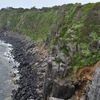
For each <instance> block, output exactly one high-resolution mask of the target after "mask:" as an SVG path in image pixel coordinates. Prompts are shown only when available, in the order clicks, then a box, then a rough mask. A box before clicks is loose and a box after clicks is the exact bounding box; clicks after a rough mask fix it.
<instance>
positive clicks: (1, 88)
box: [0, 40, 19, 100]
mask: <svg viewBox="0 0 100 100" xmlns="http://www.w3.org/2000/svg"><path fill="white" fill-rule="evenodd" d="M12 50H13V46H12V45H11V44H8V43H5V42H4V41H1V40H0V100H12V99H11V95H12V90H13V89H17V88H18V85H16V84H14V81H15V80H16V79H18V78H19V75H18V70H17V67H18V66H19V63H18V62H16V61H15V60H14V59H13V58H14V56H13V55H12V53H11V52H12ZM13 73H15V74H16V77H14V76H13Z"/></svg>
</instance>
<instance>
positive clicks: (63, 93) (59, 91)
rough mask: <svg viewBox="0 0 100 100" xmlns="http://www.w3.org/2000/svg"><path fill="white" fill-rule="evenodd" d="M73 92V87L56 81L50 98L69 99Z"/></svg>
mask: <svg viewBox="0 0 100 100" xmlns="http://www.w3.org/2000/svg"><path fill="white" fill-rule="evenodd" d="M74 92H75V87H74V86H73V85H71V84H62V83H60V82H58V81H57V80H56V81H54V83H53V90H52V96H53V97H56V98H62V99H64V100H67V99H69V98H70V97H71V96H72V95H73V93H74Z"/></svg>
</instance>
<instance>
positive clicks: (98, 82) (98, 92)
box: [86, 66, 100, 100]
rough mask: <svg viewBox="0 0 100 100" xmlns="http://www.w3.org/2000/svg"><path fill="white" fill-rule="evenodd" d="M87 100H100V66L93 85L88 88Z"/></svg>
mask: <svg viewBox="0 0 100 100" xmlns="http://www.w3.org/2000/svg"><path fill="white" fill-rule="evenodd" d="M86 100H100V66H99V67H98V68H97V69H96V71H95V74H94V78H93V80H92V84H89V85H88V87H87V90H86Z"/></svg>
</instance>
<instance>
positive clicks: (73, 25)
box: [0, 2, 100, 100]
mask: <svg viewBox="0 0 100 100" xmlns="http://www.w3.org/2000/svg"><path fill="white" fill-rule="evenodd" d="M99 21H100V2H98V3H88V4H85V5H81V4H78V3H76V4H67V5H66V4H64V5H62V6H54V7H52V8H42V9H37V8H35V7H33V8H31V9H23V8H19V9H15V8H12V7H8V8H3V9H1V10H0V30H9V31H14V32H17V33H20V34H23V35H24V36H26V37H27V38H28V39H31V40H33V41H34V43H36V44H39V48H38V51H39V52H41V53H42V54H43V55H44V56H43V58H41V60H39V62H35V66H36V67H37V70H38V73H40V76H39V77H38V78H39V79H38V78H37V79H38V81H39V82H38V83H39V84H40V85H39V86H38V87H39V89H40V90H41V91H42V93H43V94H44V99H45V100H68V99H69V100H90V97H91V93H93V92H94V90H93V88H94V87H95V86H97V84H98V83H97V80H98V79H97V78H98V77H99V75H98V72H97V71H98V70H97V71H96V72H95V70H96V69H97V68H98V67H99V65H100V64H99V60H100V34H99V33H100V23H99ZM17 33H16V34H17ZM94 72H95V75H94ZM41 73H42V76H41ZM93 76H94V78H93ZM92 78H93V80H92ZM94 81H95V82H96V83H95V82H94ZM91 82H92V84H91ZM94 83H95V84H94ZM88 84H91V85H89V86H88ZM87 87H88V88H87ZM86 88H87V89H86ZM96 88H97V87H95V91H97V92H98V93H99V89H98V90H97V89H96ZM39 89H38V90H37V91H38V92H40V91H39ZM95 97H96V96H95V93H94V95H93V97H92V98H93V99H91V100H94V98H95ZM98 98H99V97H97V99H95V100H98Z"/></svg>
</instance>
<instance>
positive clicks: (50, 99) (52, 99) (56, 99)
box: [49, 97, 64, 100]
mask: <svg viewBox="0 0 100 100" xmlns="http://www.w3.org/2000/svg"><path fill="white" fill-rule="evenodd" d="M49 100H64V99H59V98H54V97H50V98H49Z"/></svg>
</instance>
